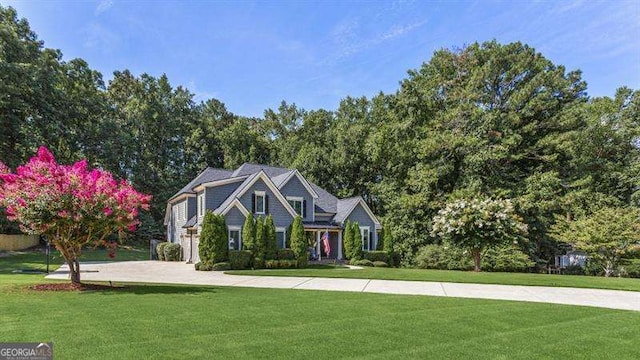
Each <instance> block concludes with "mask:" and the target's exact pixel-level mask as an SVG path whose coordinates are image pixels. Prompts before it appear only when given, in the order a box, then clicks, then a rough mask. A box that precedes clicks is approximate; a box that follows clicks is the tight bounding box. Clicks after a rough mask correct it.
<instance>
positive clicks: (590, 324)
mask: <svg viewBox="0 0 640 360" xmlns="http://www.w3.org/2000/svg"><path fill="white" fill-rule="evenodd" d="M0 302H1V303H2V312H0V323H2V327H0V339H2V341H9V342H13V341H34V342H36V341H53V342H54V344H55V345H54V349H55V356H56V358H61V359H84V358H88V357H89V358H116V357H117V358H118V359H134V358H135V359H138V358H231V359H246V358H291V359H301V358H310V357H313V358H327V359H328V358H336V357H338V358H365V357H366V358H380V359H386V358H394V357H396V358H458V359H466V358H488V359H495V358H503V359H507V358H508V359H518V358H519V359H532V358H575V359H585V358H592V359H602V358H615V359H624V358H629V359H630V358H637V355H638V354H639V353H640V343H639V342H638V339H639V338H640V313H637V312H629V311H616V310H608V309H597V308H586V307H576V306H562V305H551V304H537V303H519V302H510V301H490V300H473V299H451V298H440V297H424V296H401V295H382V294H366V293H343V292H325V291H303V290H277V289H249V288H211V287H194V286H162V285H149V286H145V285H134V286H129V287H127V288H126V289H123V290H109V291H103V292H84V293H67V292H64V293H59V292H58V293H54V292H49V293H39V292H33V291H29V290H25V289H23V288H22V287H18V286H15V285H14V286H7V285H5V286H4V288H3V287H0Z"/></svg>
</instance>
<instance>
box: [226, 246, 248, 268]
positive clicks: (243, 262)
mask: <svg viewBox="0 0 640 360" xmlns="http://www.w3.org/2000/svg"><path fill="white" fill-rule="evenodd" d="M252 258H253V254H252V253H251V251H248V250H231V251H229V264H230V265H231V268H232V269H234V270H245V269H249V268H250V267H251V259H252Z"/></svg>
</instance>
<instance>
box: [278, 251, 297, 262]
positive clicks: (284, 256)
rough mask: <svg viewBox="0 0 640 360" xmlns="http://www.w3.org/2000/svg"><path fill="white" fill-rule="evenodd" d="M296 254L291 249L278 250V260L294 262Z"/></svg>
mask: <svg viewBox="0 0 640 360" xmlns="http://www.w3.org/2000/svg"><path fill="white" fill-rule="evenodd" d="M295 259H296V254H295V253H294V252H293V250H291V249H280V250H278V260H295Z"/></svg>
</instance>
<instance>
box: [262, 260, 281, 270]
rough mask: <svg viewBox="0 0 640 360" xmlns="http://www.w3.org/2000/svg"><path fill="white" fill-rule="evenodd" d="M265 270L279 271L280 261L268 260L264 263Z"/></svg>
mask: <svg viewBox="0 0 640 360" xmlns="http://www.w3.org/2000/svg"><path fill="white" fill-rule="evenodd" d="M264 268H265V269H277V268H278V260H266V261H265V262H264Z"/></svg>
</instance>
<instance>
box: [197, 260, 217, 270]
mask: <svg viewBox="0 0 640 360" xmlns="http://www.w3.org/2000/svg"><path fill="white" fill-rule="evenodd" d="M195 268H196V271H212V270H213V264H212V263H210V262H199V263H196V265H195Z"/></svg>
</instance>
